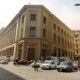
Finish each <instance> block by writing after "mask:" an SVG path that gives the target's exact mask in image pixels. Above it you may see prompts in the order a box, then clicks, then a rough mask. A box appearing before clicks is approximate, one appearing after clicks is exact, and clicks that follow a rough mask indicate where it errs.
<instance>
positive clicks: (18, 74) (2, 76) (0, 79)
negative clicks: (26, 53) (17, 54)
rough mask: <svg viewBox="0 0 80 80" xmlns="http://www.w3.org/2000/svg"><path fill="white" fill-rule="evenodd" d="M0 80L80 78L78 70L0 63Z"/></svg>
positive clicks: (68, 79) (77, 79)
mask: <svg viewBox="0 0 80 80" xmlns="http://www.w3.org/2000/svg"><path fill="white" fill-rule="evenodd" d="M0 80H80V71H75V72H57V70H41V69H40V68H39V71H38V72H37V71H34V69H33V68H32V67H31V66H20V65H19V66H14V65H13V64H12V63H9V64H8V65H2V64H0Z"/></svg>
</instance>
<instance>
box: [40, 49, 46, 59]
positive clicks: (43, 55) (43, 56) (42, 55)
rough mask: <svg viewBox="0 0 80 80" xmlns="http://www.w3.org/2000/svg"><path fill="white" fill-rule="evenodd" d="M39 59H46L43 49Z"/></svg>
mask: <svg viewBox="0 0 80 80" xmlns="http://www.w3.org/2000/svg"><path fill="white" fill-rule="evenodd" d="M40 57H42V58H43V60H44V59H45V57H46V53H45V49H42V53H41V55H40Z"/></svg>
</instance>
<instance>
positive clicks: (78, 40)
mask: <svg viewBox="0 0 80 80" xmlns="http://www.w3.org/2000/svg"><path fill="white" fill-rule="evenodd" d="M73 32H74V49H75V58H77V59H78V58H80V30H75V31H73Z"/></svg>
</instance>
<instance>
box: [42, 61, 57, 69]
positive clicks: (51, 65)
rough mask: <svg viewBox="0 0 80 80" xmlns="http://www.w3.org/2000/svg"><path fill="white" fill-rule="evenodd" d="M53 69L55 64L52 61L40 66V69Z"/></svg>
mask: <svg viewBox="0 0 80 80" xmlns="http://www.w3.org/2000/svg"><path fill="white" fill-rule="evenodd" d="M53 68H54V69H55V68H56V64H55V62H53V61H52V60H50V61H48V60H46V61H45V62H44V63H43V64H41V69H53Z"/></svg>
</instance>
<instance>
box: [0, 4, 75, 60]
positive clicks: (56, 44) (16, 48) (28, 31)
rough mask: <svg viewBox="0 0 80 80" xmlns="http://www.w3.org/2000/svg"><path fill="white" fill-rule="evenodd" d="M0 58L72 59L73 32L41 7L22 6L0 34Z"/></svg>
mask: <svg viewBox="0 0 80 80" xmlns="http://www.w3.org/2000/svg"><path fill="white" fill-rule="evenodd" d="M0 55H1V56H3V55H4V56H10V57H12V58H18V59H27V60H32V59H34V58H37V59H39V58H40V57H43V58H45V57H46V56H55V57H58V58H59V57H69V58H70V59H73V58H74V36H73V31H72V30H71V29H70V28H68V27H67V26H66V25H65V24H64V23H63V22H62V21H60V20H59V19H58V18H57V17H56V16H55V15H54V14H52V13H51V12H50V11H49V10H48V9H46V8H45V7H44V6H42V5H24V6H23V8H22V9H21V10H20V11H19V13H18V14H17V15H16V16H15V17H14V18H13V20H12V21H11V22H10V23H9V24H8V26H7V27H6V28H5V29H4V30H3V31H2V32H1V33H0Z"/></svg>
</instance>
